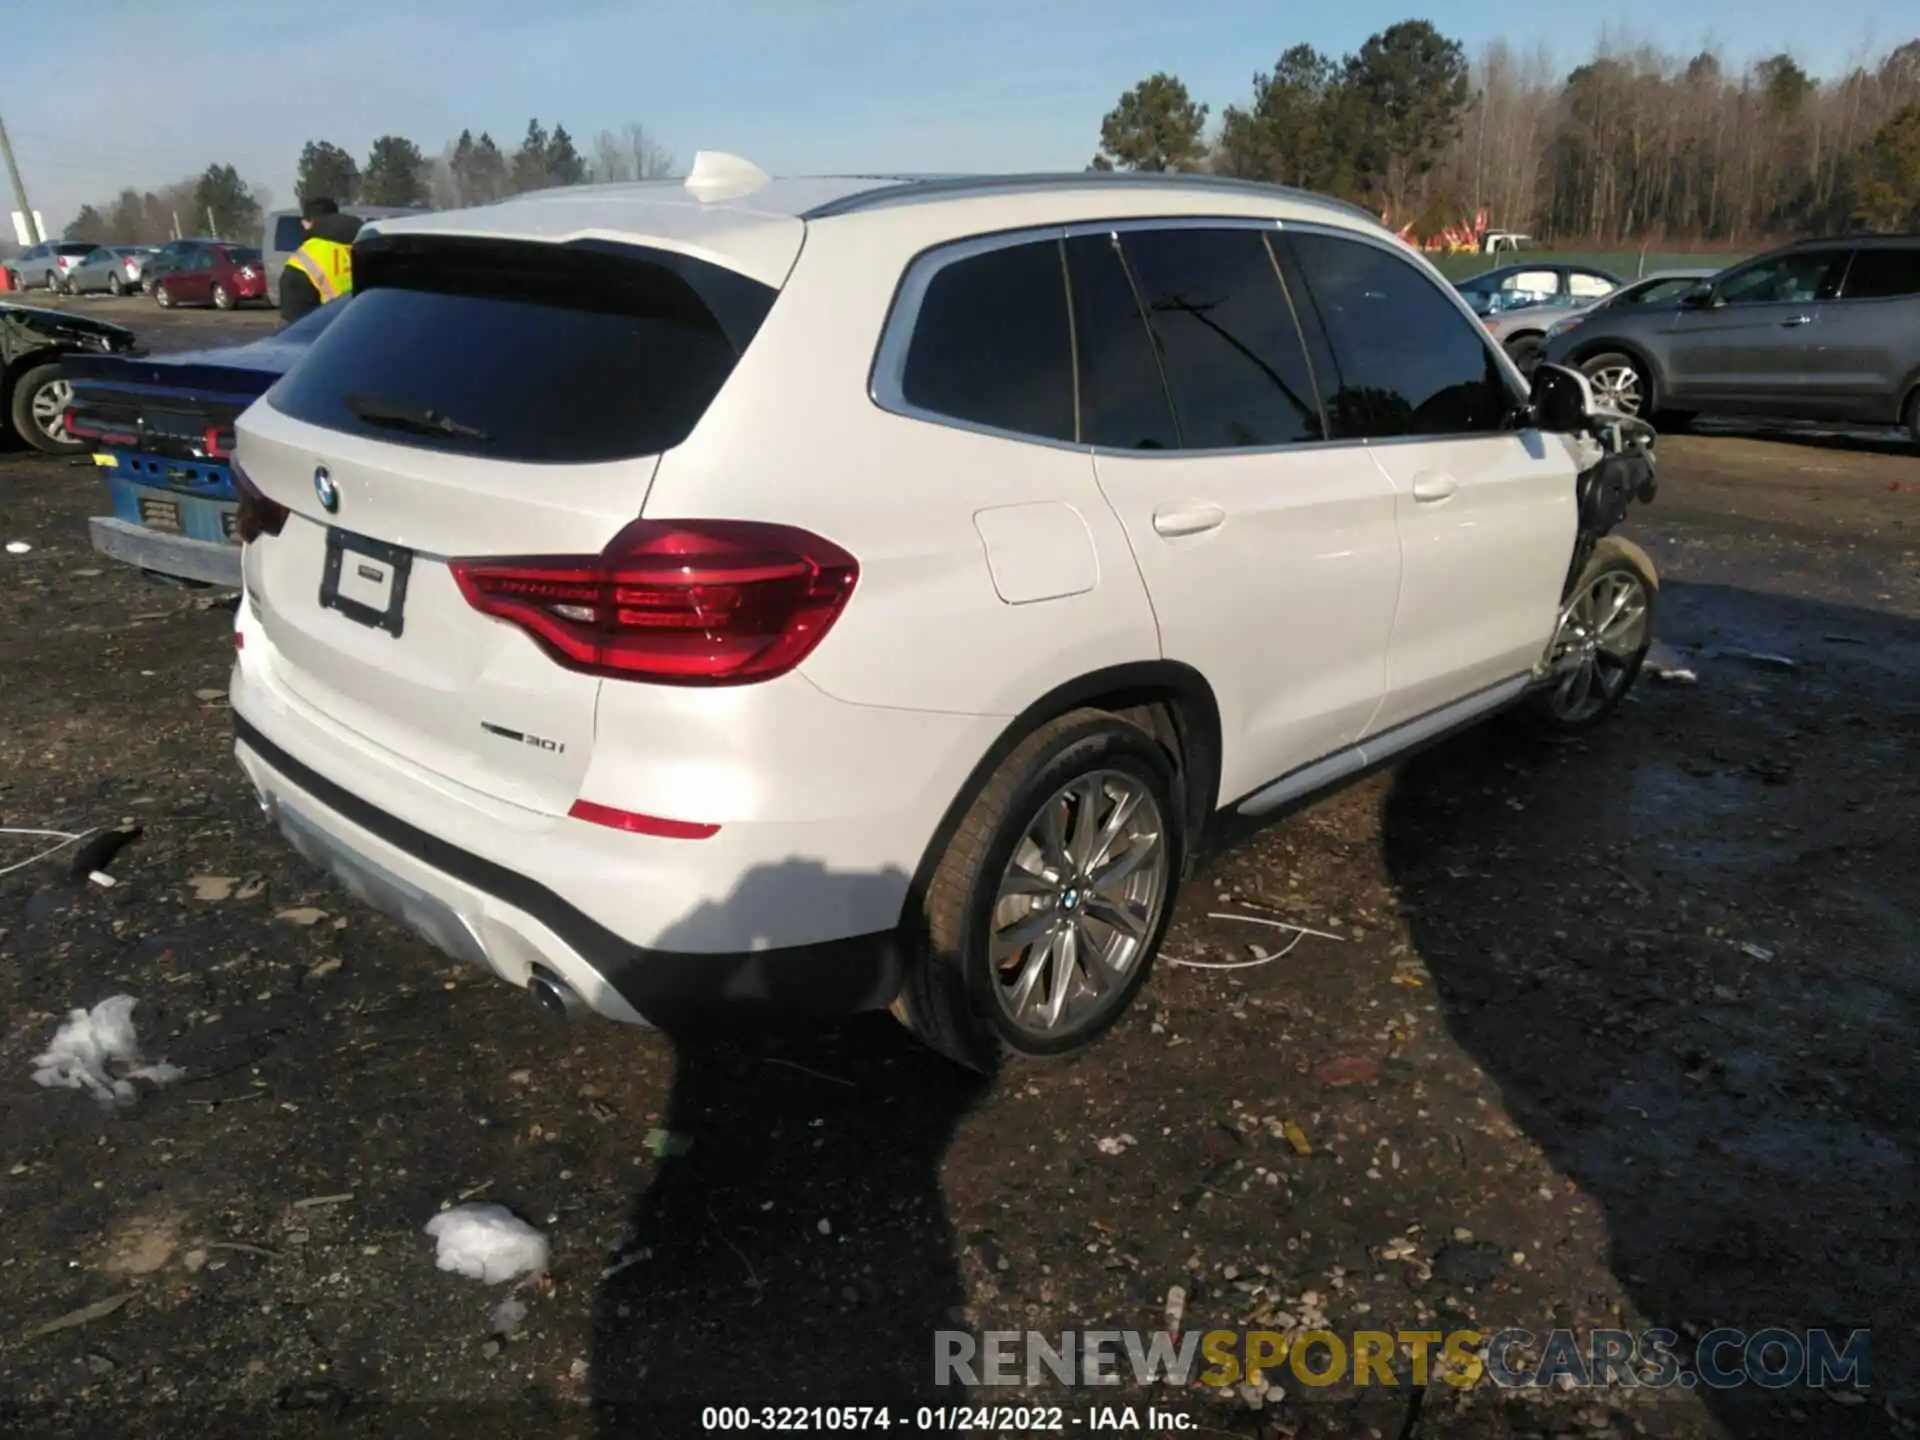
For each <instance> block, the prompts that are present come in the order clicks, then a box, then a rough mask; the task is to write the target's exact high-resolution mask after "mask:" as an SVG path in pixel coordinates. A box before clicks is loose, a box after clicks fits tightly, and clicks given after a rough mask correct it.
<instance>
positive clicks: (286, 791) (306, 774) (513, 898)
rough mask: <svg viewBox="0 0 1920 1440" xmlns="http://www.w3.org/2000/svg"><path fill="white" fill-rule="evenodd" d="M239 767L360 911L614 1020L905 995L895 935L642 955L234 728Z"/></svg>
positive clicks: (805, 1014) (845, 1007)
mask: <svg viewBox="0 0 1920 1440" xmlns="http://www.w3.org/2000/svg"><path fill="white" fill-rule="evenodd" d="M235 753H236V755H237V756H238V758H239V761H240V764H241V766H242V768H243V769H245V771H246V772H247V776H248V778H249V779H250V780H251V781H252V782H253V785H254V788H255V790H256V791H257V792H258V793H259V796H260V801H261V805H262V808H263V809H264V810H265V811H266V813H267V814H268V816H269V817H270V818H271V819H272V820H273V821H274V822H275V823H276V824H277V825H278V826H279V828H280V830H281V831H282V833H283V834H285V835H286V837H287V839H288V840H289V842H290V843H292V844H293V846H294V847H295V849H297V850H299V851H300V852H301V853H302V854H303V855H305V856H306V858H307V859H309V860H310V861H312V862H313V863H314V864H316V865H318V866H320V867H321V868H323V869H325V870H327V871H329V872H330V873H331V874H333V875H334V876H335V877H336V878H337V879H338V880H340V882H341V883H342V884H344V885H345V886H346V888H347V889H348V890H349V891H351V892H352V893H353V894H354V895H355V896H356V897H357V898H359V899H361V900H363V901H365V902H366V903H368V904H370V905H372V906H374V907H375V908H376V909H379V910H382V911H384V912H386V913H388V914H390V915H392V916H394V917H395V918H396V919H398V920H400V921H401V922H402V923H404V924H407V925H409V926H410V927H411V928H412V929H413V930H414V931H415V932H416V933H418V934H420V935H421V936H423V937H424V938H425V939H427V940H428V941H430V942H431V943H432V944H434V945H435V946H436V947H438V948H439V949H441V950H442V951H444V952H446V953H447V954H449V955H452V956H454V957H455V958H457V959H464V960H469V961H473V962H475V963H479V964H484V965H485V966H487V967H488V968H489V969H491V970H493V971H494V972H495V973H496V974H497V975H499V976H500V977H501V978H502V979H505V980H507V981H509V982H511V983H513V984H515V985H519V986H522V987H524V986H525V985H526V984H527V982H528V980H529V979H530V978H532V976H533V975H534V973H535V971H536V968H539V969H544V970H546V971H549V972H550V973H552V974H553V975H555V976H557V977H558V978H560V979H561V980H563V981H565V982H566V983H567V984H568V985H569V986H571V987H572V988H573V990H574V991H575V992H576V993H577V994H579V995H580V997H581V998H582V999H583V1000H585V1001H586V1003H587V1004H588V1005H589V1006H590V1007H591V1008H592V1009H594V1010H595V1011H597V1012H598V1013H600V1014H602V1015H604V1016H606V1017H608V1018H609V1019H614V1020H620V1021H625V1022H627V1023H629V1024H641V1025H650V1026H655V1027H659V1028H667V1029H672V1028H678V1027H681V1026H684V1025H691V1024H696V1023H702V1022H710V1021H712V1020H714V1019H716V1018H726V1017H738V1018H742V1019H774V1018H778V1019H780V1020H782V1021H789V1020H796V1019H807V1018H824V1017H828V1016H833V1015H843V1014H850V1013H854V1012H858V1011H862V1010H875V1009H881V1008H884V1007H885V1006H886V1005H888V1004H889V1003H890V1002H891V1001H892V999H893V997H894V995H895V994H896V993H897V991H898V989H899V982H900V974H901V963H902V955H903V947H902V944H901V940H900V935H899V932H898V931H897V930H894V931H884V932H879V933H874V934H866V935H857V936H852V937H849V938H847V939H843V940H833V941H828V942H823V943H819V944H811V945H798V946H788V947H783V948H778V949H766V950H755V951H747V952H740V953H713V952H686V951H676V950H667V949H654V948H648V947H645V946H640V945H635V944H633V943H631V942H629V941H627V940H625V939H623V938H622V937H620V936H619V935H617V934H615V933H614V932H613V931H611V930H609V929H608V928H607V927H606V926H604V925H602V924H601V923H600V922H599V921H597V920H595V919H594V918H593V917H592V916H590V915H587V914H586V913H585V912H583V911H581V910H580V909H578V908H577V907H575V906H574V905H572V904H570V903H569V902H568V901H566V900H565V899H563V898H562V897H561V896H559V895H557V894H555V893H554V892H553V891H552V890H550V889H548V888H546V887H545V886H544V885H542V884H541V883H540V882H539V881H537V880H535V879H533V878H531V877H529V876H527V875H524V874H522V873H519V872H518V871H515V870H511V869H509V868H507V867H506V866H503V865H500V864H498V863H496V862H495V861H492V860H488V859H485V858H483V857H481V856H478V855H475V854H473V853H471V852H470V851H467V850H464V849H462V848H460V847H459V846H456V845H453V844H451V843H450V842H448V841H446V840H442V839H440V838H439V837H438V836H435V835H431V834H428V833H427V832H426V831H423V830H420V829H418V828H416V827H415V826H412V825H410V824H408V823H407V822H406V821H404V820H401V819H399V818H398V817H396V816H394V815H392V814H389V813H388V812H386V811H385V810H382V809H380V808H379V807H377V806H375V805H373V804H371V803H369V802H368V801H366V800H363V799H361V798H360V797H359V796H358V795H355V794H353V793H351V792H350V791H348V790H346V789H345V788H344V787H342V786H340V785H337V784H335V783H334V782H332V781H330V780H328V779H327V778H326V777H325V776H323V775H321V774H319V773H318V772H317V771H315V770H313V769H312V768H311V767H309V766H306V765H304V764H302V763H301V762H300V761H298V760H296V759H295V758H294V757H293V756H291V755H289V754H287V753H286V751H284V750H282V749H281V748H280V747H278V746H277V745H275V744H274V743H273V742H272V741H271V740H269V739H267V738H266V736H264V735H263V734H261V733H260V732H259V730H258V729H256V728H255V727H254V726H253V725H251V724H249V723H248V722H247V721H246V720H245V719H243V718H240V717H237V716H236V722H235Z"/></svg>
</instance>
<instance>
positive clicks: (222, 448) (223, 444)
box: [200, 425, 233, 460]
mask: <svg viewBox="0 0 1920 1440" xmlns="http://www.w3.org/2000/svg"><path fill="white" fill-rule="evenodd" d="M200 442H201V448H202V449H203V450H205V451H206V455H207V458H208V459H209V460H225V459H226V458H227V457H228V456H229V455H231V454H233V432H232V431H230V430H222V429H221V428H220V427H219V426H218V425H209V426H208V427H207V432H206V434H204V435H202V436H201V437H200Z"/></svg>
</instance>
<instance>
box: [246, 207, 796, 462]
mask: <svg viewBox="0 0 1920 1440" xmlns="http://www.w3.org/2000/svg"><path fill="white" fill-rule="evenodd" d="M354 291H355V294H354V299H353V304H352V305H351V306H350V307H347V313H345V314H343V315H341V316H340V318H339V320H338V321H337V322H336V323H335V324H333V325H331V326H329V327H328V329H327V332H326V333H325V334H324V335H323V336H321V337H320V339H319V340H317V341H316V342H315V343H314V346H313V348H312V350H311V351H309V352H308V354H307V356H306V358H305V359H304V360H303V361H302V363H301V364H300V365H298V366H296V367H295V368H294V369H293V370H291V371H290V372H288V374H287V375H286V377H285V378H284V379H282V380H281V381H280V382H279V383H278V384H277V385H276V386H275V387H274V389H273V390H272V391H271V392H270V393H269V395H268V403H269V404H271V405H272V406H273V407H274V408H275V409H276V410H279V411H280V412H281V413H282V414H285V415H290V416H292V417H293V418H294V419H296V420H304V421H306V422H308V423H310V424H314V425H322V426H325V427H326V428H328V429H330V430H338V431H343V432H345V433H348V434H353V435H364V436H367V437H369V438H372V439H378V440H382V441H386V442H389V443H392V444H396V445H413V446H420V447H423V448H426V449H432V450H452V451H458V452H460V453H462V454H471V455H480V456H485V457H487V458H489V459H495V460H512V461H525V462H530V463H537V464H548V465H583V464H592V463H595V462H604V461H611V460H623V459H628V458H631V457H633V456H637V455H657V454H659V453H660V452H661V451H663V450H668V449H671V448H672V447H673V446H675V445H678V444H679V443H680V442H681V441H682V440H684V439H686V437H687V435H688V434H689V433H690V432H691V431H692V429H693V427H694V426H695V425H696V424H698V423H699V420H700V417H701V416H702V415H703V414H705V413H706V410H707V407H708V406H709V405H710V404H712V403H713V399H714V397H715V396H716V395H718V394H719V393H720V387H721V386H722V385H724V384H725V383H726V381H727V377H728V376H729V375H731V374H732V373H733V367H734V365H735V364H736V363H737V362H738V361H739V358H740V356H741V354H742V353H744V351H745V350H746V347H747V345H748V343H749V342H750V341H751V340H752V338H753V336H754V334H755V333H756V332H757V331H758V329H759V327H760V323H761V321H763V320H764V319H765V318H766V314H767V311H768V309H769V308H770V307H771V306H772V304H773V301H774V297H775V295H776V293H777V292H776V291H774V290H773V289H772V288H771V287H769V286H766V285H762V284H760V283H759V282H757V281H754V280H749V279H747V278H746V277H745V276H742V275H739V274H737V273H736V272H734V271H731V270H727V269H724V268H722V267H719V266H716V265H711V264H708V263H706V262H704V261H700V260H694V259H691V258H689V257H687V256H684V255H677V254H673V253H671V252H668V251H662V250H651V249H644V248H641V247H635V246H617V245H607V244H599V243H588V244H579V245H565V246H561V245H543V244H537V243H523V242H508V241H486V240H471V239H464V238H463V239H458V240H452V239H431V238H426V237H409V236H391V237H375V238H373V239H370V240H366V241H362V242H361V243H360V244H358V245H356V246H355V247H354Z"/></svg>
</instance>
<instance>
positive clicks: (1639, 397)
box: [1580, 350, 1653, 415]
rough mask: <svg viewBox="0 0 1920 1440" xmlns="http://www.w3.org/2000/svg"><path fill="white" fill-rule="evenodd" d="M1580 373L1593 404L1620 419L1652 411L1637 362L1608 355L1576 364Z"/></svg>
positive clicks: (1650, 390) (1650, 394)
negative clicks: (1616, 414)
mask: <svg viewBox="0 0 1920 1440" xmlns="http://www.w3.org/2000/svg"><path fill="white" fill-rule="evenodd" d="M1580 373H1581V374H1582V375H1585V376H1586V377H1587V383H1588V384H1589V385H1591V386H1592V387H1593V400H1594V403H1595V404H1596V405H1598V406H1600V407H1601V408H1602V409H1605V410H1616V411H1618V412H1619V413H1620V414H1622V415H1641V414H1644V413H1647V412H1649V411H1650V410H1651V408H1652V403H1653V387H1652V386H1651V385H1650V384H1649V383H1648V381H1647V375H1646V372H1645V371H1644V370H1643V369H1642V368H1641V366H1640V362H1639V361H1638V360H1635V359H1634V358H1633V357H1632V356H1631V355H1622V354H1620V353H1619V352H1617V351H1611V350H1610V351H1608V352H1607V353H1605V354H1603V355H1594V356H1592V357H1590V358H1588V359H1586V360H1584V361H1582V362H1581V364H1580Z"/></svg>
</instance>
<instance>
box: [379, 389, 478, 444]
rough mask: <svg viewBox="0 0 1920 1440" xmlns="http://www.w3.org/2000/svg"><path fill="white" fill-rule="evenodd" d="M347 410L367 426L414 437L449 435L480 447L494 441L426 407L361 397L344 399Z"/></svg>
mask: <svg viewBox="0 0 1920 1440" xmlns="http://www.w3.org/2000/svg"><path fill="white" fill-rule="evenodd" d="M346 406H347V409H349V410H351V411H352V412H353V413H354V414H355V415H356V416H358V417H359V418H360V419H362V420H364V421H366V423H367V424H369V425H386V426H390V427H392V428H393V429H395V430H411V431H412V432H413V433H414V434H416V435H451V436H457V437H458V438H460V439H462V440H478V441H480V442H482V443H483V444H484V443H485V442H486V441H489V440H491V439H492V438H493V437H492V436H491V435H489V434H487V432H486V431H484V430H482V429H480V428H478V427H477V426H473V425H464V424H462V423H461V422H460V421H458V420H456V419H454V418H453V417H452V416H451V415H442V414H441V413H440V412H439V411H438V410H434V409H432V408H430V407H428V406H425V405H409V404H407V403H406V402H404V401H400V400H375V399H369V398H368V397H367V396H364V395H349V396H347V397H346Z"/></svg>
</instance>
